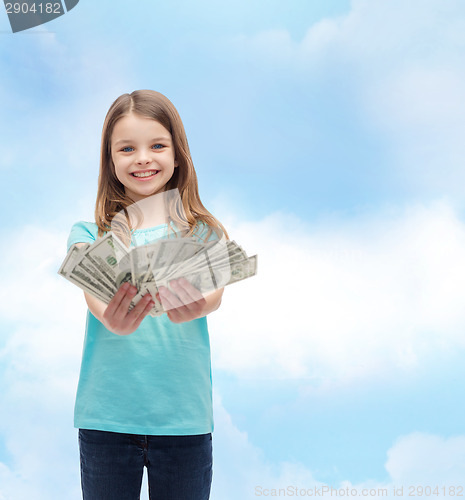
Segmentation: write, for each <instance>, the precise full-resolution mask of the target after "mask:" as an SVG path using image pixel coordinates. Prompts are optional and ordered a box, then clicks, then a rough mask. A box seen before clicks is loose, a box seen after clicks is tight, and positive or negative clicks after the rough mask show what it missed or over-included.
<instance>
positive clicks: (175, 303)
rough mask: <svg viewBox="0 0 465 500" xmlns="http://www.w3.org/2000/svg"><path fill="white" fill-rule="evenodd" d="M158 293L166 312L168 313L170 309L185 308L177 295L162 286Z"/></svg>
mask: <svg viewBox="0 0 465 500" xmlns="http://www.w3.org/2000/svg"><path fill="white" fill-rule="evenodd" d="M158 293H159V295H160V300H161V303H162V305H163V309H165V311H168V310H169V309H174V308H176V307H183V305H182V303H181V301H180V300H179V299H178V297H176V295H174V294H173V293H172V292H170V291H169V290H168V288H166V287H164V286H161V287H160V288H159V289H158Z"/></svg>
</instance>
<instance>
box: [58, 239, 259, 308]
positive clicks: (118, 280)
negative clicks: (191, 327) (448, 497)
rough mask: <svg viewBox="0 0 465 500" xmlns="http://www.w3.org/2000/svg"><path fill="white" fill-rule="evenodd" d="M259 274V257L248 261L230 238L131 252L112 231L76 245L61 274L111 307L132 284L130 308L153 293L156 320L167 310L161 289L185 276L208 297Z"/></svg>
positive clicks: (161, 243)
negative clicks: (121, 290)
mask: <svg viewBox="0 0 465 500" xmlns="http://www.w3.org/2000/svg"><path fill="white" fill-rule="evenodd" d="M256 273H257V256H256V255H254V256H252V257H247V254H246V253H245V251H244V250H243V249H242V248H241V247H240V246H239V245H238V244H237V243H236V242H235V241H229V240H226V239H225V238H222V239H220V240H216V241H210V242H208V243H199V242H198V240H197V239H196V238H194V237H182V238H174V239H161V240H158V241H156V242H154V243H149V244H147V245H142V246H136V247H134V248H130V249H128V248H127V247H126V246H125V245H124V243H122V242H121V240H120V239H118V237H117V236H116V235H115V234H114V233H112V232H109V233H107V234H106V235H105V236H104V237H103V238H99V239H97V241H95V242H94V243H92V244H90V243H85V244H84V245H82V246H79V247H78V246H77V245H72V246H71V248H70V249H69V251H68V254H67V255H66V257H65V260H64V261H63V263H62V265H61V267H60V269H59V271H58V274H60V275H61V276H63V277H64V278H66V279H67V280H69V281H71V283H74V284H75V285H77V286H78V287H79V288H82V289H83V290H84V291H85V292H87V293H89V294H90V295H93V296H94V297H97V298H98V299H100V300H102V301H103V302H105V303H106V304H108V303H109V302H110V300H111V299H112V298H113V296H114V295H115V293H116V291H117V290H118V288H119V287H120V286H121V285H122V284H123V283H124V282H126V281H129V282H130V283H132V284H133V285H134V286H136V287H137V295H136V296H135V297H134V299H133V301H132V303H131V308H132V307H134V305H135V304H137V302H138V301H139V300H140V299H141V298H142V297H143V296H144V295H145V294H146V293H147V292H148V293H150V295H151V296H152V298H153V300H154V302H155V305H154V306H153V308H152V310H151V311H150V315H151V316H159V315H161V314H163V313H164V312H166V309H165V308H164V307H163V306H162V304H161V302H160V301H158V299H157V293H158V287H160V286H164V287H166V288H169V289H171V288H170V286H169V282H170V281H171V280H175V279H178V278H185V279H187V280H188V281H189V282H190V283H191V284H192V285H193V286H194V287H195V288H197V289H198V290H199V291H200V292H201V293H202V294H208V293H209V292H211V291H213V290H216V289H218V288H222V287H224V286H227V285H230V284H232V283H236V282H237V281H241V280H243V279H246V278H250V277H252V276H254V275H255V274H256ZM173 293H174V292H173Z"/></svg>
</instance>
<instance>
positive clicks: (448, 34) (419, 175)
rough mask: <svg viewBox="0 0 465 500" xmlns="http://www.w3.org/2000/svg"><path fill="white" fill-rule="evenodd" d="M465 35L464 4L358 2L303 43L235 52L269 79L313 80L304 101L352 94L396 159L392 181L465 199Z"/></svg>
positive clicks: (275, 38)
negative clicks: (395, 178) (396, 178)
mask: <svg viewBox="0 0 465 500" xmlns="http://www.w3.org/2000/svg"><path fill="white" fill-rule="evenodd" d="M464 33H465V9H464V6H463V2H460V1H448V2H443V1H441V0H426V1H424V0H414V1H411V2H403V1H402V0H379V1H376V2H373V1H371V0H355V1H353V2H352V4H351V10H350V12H349V13H348V14H346V15H344V16H340V17H338V18H332V19H323V20H321V21H319V22H318V23H316V24H314V25H312V26H310V27H309V28H308V30H307V32H306V33H305V35H304V36H303V38H302V39H301V40H294V39H292V37H291V35H290V33H289V31H287V30H285V29H279V30H268V31H262V32H259V33H256V34H255V35H240V36H237V37H235V38H233V39H231V40H230V47H228V49H229V50H232V51H235V52H239V53H240V54H241V57H243V58H244V60H245V61H248V63H249V64H250V66H251V67H253V68H260V71H261V72H262V73H263V74H264V75H266V76H267V78H268V79H270V78H272V76H270V71H271V72H272V74H274V75H275V77H276V78H278V79H279V78H281V77H282V76H283V75H285V77H286V78H293V79H296V80H297V81H303V82H305V84H306V85H308V88H311V89H312V91H311V93H309V94H308V95H306V97H305V96H304V100H305V99H307V100H308V99H309V98H311V95H312V93H314V94H316V95H319V93H320V92H321V93H322V94H323V95H328V99H329V98H330V96H331V93H332V92H334V91H335V90H334V89H335V88H337V89H344V99H345V100H347V102H348V103H349V104H350V109H353V110H354V112H355V113H357V115H358V116H356V117H355V118H356V119H355V121H356V123H363V124H364V126H365V127H366V129H368V130H371V131H372V132H373V131H377V132H378V133H379V134H380V136H381V137H380V139H382V141H383V143H384V144H386V151H388V152H389V154H390V155H392V172H391V173H390V175H391V176H392V175H393V174H394V175H396V176H397V177H398V178H399V181H402V182H403V183H404V184H406V187H409V186H418V187H420V188H422V189H426V190H437V189H447V190H449V191H450V192H451V193H454V194H456V195H457V194H459V195H463V192H464V188H463V186H465V178H464V174H463V168H462V165H463V160H464V158H465V146H464V141H463V136H464V134H465V113H464V112H465V87H464V86H463V84H462V82H463V81H464V79H465V63H464V60H463V57H462V53H463V50H464V48H465V35H464ZM331 82H333V84H334V85H332V84H331ZM315 89H316V90H315ZM340 98H341V97H340V96H339V97H338V99H340ZM304 102H305V101H304ZM309 120H312V117H309Z"/></svg>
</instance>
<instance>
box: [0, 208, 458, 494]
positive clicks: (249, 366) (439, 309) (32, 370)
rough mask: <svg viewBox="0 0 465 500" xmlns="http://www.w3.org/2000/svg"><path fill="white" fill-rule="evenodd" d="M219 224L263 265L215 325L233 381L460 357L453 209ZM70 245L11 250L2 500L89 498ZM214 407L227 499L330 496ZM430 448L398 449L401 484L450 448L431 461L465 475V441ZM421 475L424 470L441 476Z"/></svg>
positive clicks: (55, 235) (344, 376)
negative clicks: (81, 445)
mask: <svg viewBox="0 0 465 500" xmlns="http://www.w3.org/2000/svg"><path fill="white" fill-rule="evenodd" d="M220 219H221V220H223V221H224V222H225V224H226V227H227V228H228V230H229V231H230V234H231V236H232V237H233V238H235V239H236V240H237V241H238V243H239V244H241V245H242V246H243V247H244V248H245V249H246V251H247V252H248V253H249V254H252V253H255V252H257V253H258V255H259V268H258V275H257V276H256V277H254V278H252V279H250V280H246V281H244V282H242V283H237V284H235V285H233V286H231V287H228V288H227V289H226V291H225V295H224V299H223V304H222V306H221V308H220V310H219V311H218V312H216V313H214V314H213V315H212V316H211V317H210V318H209V324H210V331H211V340H212V352H213V363H214V364H215V365H216V369H222V370H225V371H229V372H231V373H233V374H234V375H235V376H236V377H242V376H246V377H257V378H274V377H316V378H319V379H320V380H322V381H323V382H325V381H332V380H337V381H341V380H344V381H347V380H349V381H350V377H351V376H358V377H368V376H369V377H371V378H372V377H373V375H376V374H377V373H380V372H383V371H387V370H389V369H390V368H392V367H395V368H396V369H397V370H398V371H400V373H405V371H408V370H409V369H410V368H411V367H413V368H418V367H421V366H425V365H427V364H428V362H429V361H430V360H431V359H432V357H433V356H436V357H437V356H440V355H441V354H442V355H444V356H447V355H448V352H449V351H451V350H457V349H461V348H463V344H464V340H463V338H462V337H463V335H462V331H463V326H464V323H465V317H464V312H463V305H462V300H461V297H462V289H463V286H462V285H463V283H464V280H465V265H464V264H463V262H462V261H463V259H462V256H463V255H464V251H465V228H464V226H463V224H462V223H461V222H460V220H459V219H458V218H457V216H456V214H455V213H454V212H453V210H452V209H451V208H450V206H448V204H447V203H446V202H444V201H442V202H437V203H435V204H433V205H431V206H422V205H416V206H412V207H408V208H406V209H404V210H398V211H394V210H391V211H388V210H387V211H386V212H384V213H380V214H373V215H370V216H365V217H361V218H359V219H357V220H354V221H352V222H343V221H337V220H334V219H332V220H325V221H322V222H321V224H320V225H314V226H313V227H308V226H305V225H304V223H303V222H302V221H301V220H299V219H298V218H296V217H292V216H286V215H283V214H274V215H270V216H269V217H267V218H266V219H264V220H262V221H258V222H245V223H238V222H237V221H234V219H230V220H229V221H228V220H227V217H220ZM66 236H67V234H65V233H63V232H57V231H54V230H52V229H47V228H37V227H30V226H29V227H23V228H19V229H18V231H17V232H16V234H13V235H11V241H12V242H14V243H12V244H10V245H8V246H6V247H5V248H4V256H3V259H2V277H3V279H4V283H7V284H8V286H7V287H3V288H2V291H1V292H0V293H1V297H0V299H1V300H0V317H1V318H2V325H3V327H2V329H3V331H2V343H1V348H0V366H1V369H0V386H1V387H2V390H1V391H0V406H1V407H2V408H7V409H8V411H3V412H1V413H0V428H1V429H2V439H1V441H2V442H3V444H4V446H5V449H6V454H5V456H4V457H0V462H3V464H2V465H0V479H1V481H0V485H1V486H0V498H1V495H3V496H4V497H5V498H8V499H9V498H13V499H14V500H16V499H17V498H32V497H34V498H35V499H37V500H42V499H49V498H64V496H63V495H62V494H61V493H60V492H70V491H71V492H72V493H71V494H69V493H66V494H65V496H66V498H78V497H79V496H78V495H79V460H78V452H77V439H76V432H75V430H74V429H73V428H72V408H73V402H74V394H75V388H76V383H77V376H78V368H79V362H80V355H81V350H82V340H83V331H84V321H85V315H84V313H85V303H84V300H83V298H82V292H81V291H80V290H78V289H77V288H75V287H72V286H71V285H70V284H69V283H68V282H66V281H65V280H63V279H62V278H60V277H59V276H58V275H57V274H56V271H57V269H58V267H59V264H60V263H61V260H62V259H63V257H64V253H65V241H66ZM215 408H216V409H215V411H216V431H215V446H216V448H215V450H216V451H215V453H216V468H215V477H216V479H215V488H216V491H217V492H218V493H217V494H218V495H219V498H224V499H225V500H226V499H228V498H247V494H248V493H247V491H253V489H254V488H255V487H256V486H260V485H263V487H273V485H276V486H280V485H283V484H284V485H288V484H290V485H293V484H295V485H301V484H302V485H315V484H320V483H318V481H317V479H315V477H314V474H313V473H312V471H308V470H307V468H306V467H305V464H299V463H280V464H273V463H270V462H268V461H267V458H266V456H264V454H263V452H262V451H261V450H260V449H258V448H256V447H254V446H253V444H251V443H250V442H249V439H248V436H247V434H246V433H245V432H242V431H239V430H238V429H237V428H236V426H235V425H234V422H232V421H231V418H230V417H229V415H228V413H227V412H226V410H225V409H224V408H223V407H222V405H221V399H220V398H217V399H216V402H215ZM420 438H421V437H420ZM420 438H419V437H418V436H415V435H413V437H412V436H410V437H409V438H408V439H407V438H402V439H400V440H399V442H398V443H396V444H395V446H394V447H393V448H392V449H391V450H390V452H389V454H388V457H389V459H388V462H387V465H386V468H387V470H388V471H389V473H390V474H391V476H392V478H393V481H394V480H395V481H400V480H405V481H406V480H407V479H408V478H410V477H412V478H416V477H417V476H418V477H421V476H419V475H417V476H416V475H415V474H416V472H415V470H416V469H415V467H414V466H413V465H411V466H410V468H406V463H407V462H410V463H411V464H414V463H417V462H415V461H416V460H417V459H416V458H415V457H417V455H415V454H414V452H413V451H412V450H414V449H415V447H417V448H418V449H419V450H433V451H434V447H436V448H437V449H438V448H441V449H443V454H442V455H440V454H439V452H437V451H434V453H433V451H431V453H430V452H429V451H428V453H430V455H431V456H433V455H434V456H442V457H445V456H447V454H450V455H451V456H452V455H454V456H453V461H452V462H449V464H450V463H453V464H456V466H455V469H454V471H455V470H457V471H460V470H461V469H460V467H461V463H462V459H461V458H460V456H459V454H458V451H457V450H459V446H461V443H462V441H454V440H452V441H444V440H442V441H441V439H439V438H437V439H436V438H434V439H432V440H431V439H430V438H427V439H426V438H421V439H422V442H423V443H426V444H425V447H424V448H421V447H420V446H419V444H418V439H420ZM457 439H458V438H457ZM406 450H410V452H407V451H406ZM409 453H410V455H409ZM419 453H420V452H419ZM420 455H421V454H419V455H418V457H420ZM424 455H425V456H426V451H425V452H424ZM402 457H410V458H409V459H408V460H407V458H404V459H403V458H402ZM418 457H417V458H418ZM50 463H53V464H55V465H54V468H53V469H51V468H50V467H49V466H48V464H50ZM418 463H419V464H420V465H418V470H421V471H425V470H430V469H431V468H434V467H436V465H434V463H433V462H431V463H428V462H427V461H426V459H425V460H424V461H423V462H418ZM431 464H432V465H431ZM428 467H429V469H428ZM405 470H406V471H407V472H406V474H407V475H405V474H404V475H402V474H403V472H402V471H405ZM431 470H432V469H431ZM441 470H442V469H441ZM57 471H58V472H57ZM408 471H410V472H408ZM446 473H447V470H446V469H444V474H443V476H444V477H449V476H447V474H446ZM454 473H455V472H454ZM409 474H411V476H410V475H409ZM238 477H239V478H240V479H239V480H238V479H237V478H238ZM441 477H442V476H441ZM451 477H455V476H451ZM57 478H58V479H57ZM412 480H413V479H412ZM267 485H269V486H267ZM229 490H230V491H240V495H239V496H235V497H234V496H232V493H231V494H229V493H228V491H229ZM23 491H24V494H23V493H21V495H20V496H19V497H18V496H16V497H15V496H14V495H13V492H23ZM31 492H33V494H32V493H31ZM60 494H61V496H59V495H60ZM70 495H71V496H70ZM72 495H74V496H72ZM228 495H230V496H228Z"/></svg>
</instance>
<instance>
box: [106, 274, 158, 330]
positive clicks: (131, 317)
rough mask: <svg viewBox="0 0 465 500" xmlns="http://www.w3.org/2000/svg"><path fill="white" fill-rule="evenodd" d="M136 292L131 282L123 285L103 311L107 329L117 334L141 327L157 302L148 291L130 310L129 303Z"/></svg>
mask: <svg viewBox="0 0 465 500" xmlns="http://www.w3.org/2000/svg"><path fill="white" fill-rule="evenodd" d="M136 294H137V289H136V287H135V286H132V285H131V284H130V283H124V284H123V285H121V287H120V288H119V290H118V291H117V292H116V293H115V296H114V297H113V298H112V299H111V301H110V303H109V304H108V306H107V308H106V309H105V311H104V313H103V318H102V319H103V321H102V323H103V325H104V326H105V328H107V330H110V332H113V333H115V334H116V335H129V334H131V333H133V332H134V331H135V330H137V328H139V325H140V324H141V322H142V320H143V319H144V318H145V316H147V314H148V313H149V312H150V309H152V307H153V306H154V304H155V302H154V301H153V299H152V296H151V295H150V294H149V293H147V294H145V295H144V296H143V297H142V298H141V299H140V300H139V302H138V303H137V304H136V306H134V307H133V309H132V310H131V311H130V310H129V305H130V304H131V301H132V299H133V298H134V297H135V295H136Z"/></svg>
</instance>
